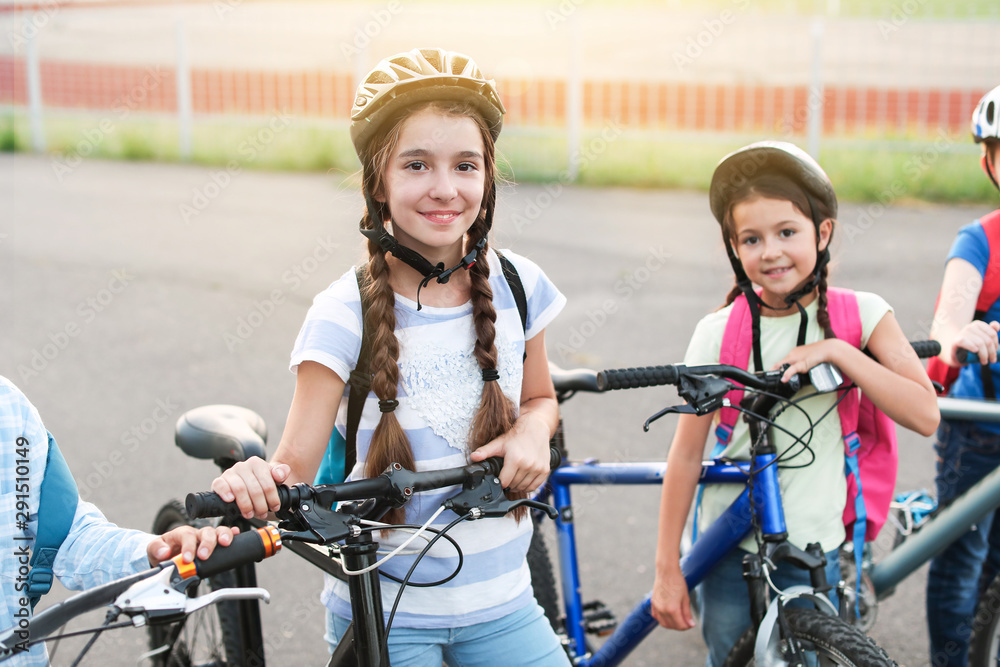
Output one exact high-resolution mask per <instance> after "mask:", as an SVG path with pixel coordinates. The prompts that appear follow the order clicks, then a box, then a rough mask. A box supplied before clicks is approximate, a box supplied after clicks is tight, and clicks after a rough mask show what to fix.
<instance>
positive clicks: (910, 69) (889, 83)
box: [0, 0, 1000, 175]
mask: <svg viewBox="0 0 1000 667" xmlns="http://www.w3.org/2000/svg"><path fill="white" fill-rule="evenodd" d="M470 5H471V6H470ZM925 5H926V1H925V2H921V1H920V0H906V1H905V2H901V3H899V4H898V5H892V6H889V7H883V8H882V11H881V12H880V13H877V14H868V15H857V14H856V13H854V14H851V15H844V14H842V13H841V12H839V11H836V7H835V5H834V3H828V4H827V7H826V11H825V12H824V13H822V14H816V15H807V14H798V13H795V12H794V11H791V12H789V11H782V12H780V13H774V12H772V11H761V10H760V9H759V8H757V7H756V6H755V3H754V2H752V1H751V0H733V1H732V2H730V3H725V2H720V3H717V4H716V5H714V8H713V9H708V10H705V9H701V10H692V9H691V8H690V5H688V6H687V8H686V9H685V8H684V7H683V6H680V5H679V3H673V4H668V5H666V6H664V5H659V4H658V5H655V6H654V5H649V6H645V5H634V4H632V5H629V4H626V5H625V6H624V7H612V6H610V5H599V6H588V5H587V4H586V3H584V2H583V1H582V0H561V1H559V2H552V3H537V4H516V3H515V4H513V5H500V4H494V3H488V4H485V3H475V4H473V3H445V4H441V5H430V4H427V3H418V2H406V1H404V0H390V1H389V2H384V3H378V4H371V3H360V2H326V3H321V2H252V1H250V0H215V1H205V2H193V1H189V2H175V3H168V4H163V3H136V2H134V1H133V2H128V1H117V2H116V1H110V0H109V1H107V2H100V1H96V2H95V1H92V2H84V1H81V2H65V3H59V2H42V3H37V4H30V3H17V4H14V3H9V2H8V3H6V4H3V3H0V34H2V35H3V36H4V37H5V39H2V40H0V110H6V112H7V113H8V114H24V115H27V116H28V117H29V118H30V128H31V143H32V146H33V147H34V149H35V150H44V149H45V147H46V122H45V120H46V118H49V117H52V116H53V115H56V114H67V113H91V112H96V113H97V114H98V115H103V117H104V118H108V117H109V114H110V117H111V118H116V119H119V118H120V119H121V120H125V119H126V117H128V116H131V117H132V118H141V117H147V116H149V115H154V114H155V115H158V116H159V117H161V118H167V119H172V120H173V121H175V122H176V126H177V128H178V137H179V138H178V142H179V149H178V150H179V154H180V155H181V156H182V157H187V156H190V155H191V152H192V149H193V146H192V141H193V139H192V127H193V126H194V125H196V124H197V123H199V122H203V121H211V120H215V121H223V122H228V121H235V120H237V119H238V118H240V117H254V118H258V119H272V120H273V119H274V118H275V117H276V116H280V117H281V118H284V119H286V121H287V122H292V123H295V124H298V125H301V124H316V123H322V122H324V121H329V120H333V121H339V122H343V121H344V119H346V117H347V115H348V113H349V110H350V105H351V101H352V97H353V90H354V87H355V85H356V82H357V80H358V78H359V77H360V76H361V75H362V74H363V73H364V72H365V71H367V69H368V68H369V67H370V66H371V65H372V64H373V63H374V62H375V61H376V60H377V59H378V58H379V57H382V56H384V55H388V54H391V53H394V52H398V51H403V50H407V49H410V48H413V47H414V46H418V45H424V46H437V45H441V46H445V47H447V48H451V49H455V50H459V51H463V52H466V53H469V54H470V55H472V56H473V57H474V58H476V60H477V61H478V62H479V63H480V65H481V67H482V68H483V70H484V71H486V72H487V73H488V74H490V75H492V76H494V77H495V78H496V79H497V81H498V85H499V87H500V89H501V94H502V96H503V98H504V101H505V103H506V105H507V107H508V110H509V114H508V119H507V121H506V127H508V128H512V129H514V130H515V131H518V130H524V131H528V130H533V129H535V128H545V129H546V131H548V132H550V133H551V132H554V133H558V134H559V135H561V136H564V137H565V138H566V141H567V145H568V147H569V150H568V155H569V156H574V155H576V156H578V155H579V150H578V149H579V147H580V145H581V142H582V138H581V137H582V133H583V132H585V131H586V130H587V128H600V127H602V126H604V125H606V124H607V123H609V122H613V123H614V124H615V125H616V127H619V128H622V129H623V130H624V131H636V132H645V133H651V135H656V136H670V135H677V134H678V133H683V134H684V135H685V136H688V137H690V136H694V137H696V139H698V140H703V139H709V138H712V137H717V136H725V135H732V134H740V135H750V136H775V135H780V136H785V137H789V138H794V139H796V140H798V141H801V142H802V143H804V144H806V145H807V147H808V148H809V149H810V150H811V151H812V152H816V151H818V149H819V145H820V142H821V141H822V140H824V139H827V138H848V139H856V140H862V141H865V142H871V141H885V140H896V139H905V140H908V141H911V142H912V141H918V142H919V141H933V140H934V138H935V137H936V136H937V135H938V134H939V133H941V132H947V133H949V134H952V135H954V134H956V133H958V132H964V131H966V129H967V124H968V119H969V116H970V114H971V111H972V106H973V105H974V103H975V101H976V100H978V98H979V97H980V96H981V95H982V94H983V93H984V92H985V91H986V90H988V89H990V88H992V87H993V86H995V85H997V84H1000V40H998V39H997V38H996V35H997V34H998V30H1000V9H998V7H997V6H995V5H992V6H991V5H987V6H986V7H985V8H984V7H977V8H976V9H975V11H974V12H973V13H968V14H962V13H961V10H960V9H959V10H955V9H954V7H955V5H950V6H951V7H952V8H953V9H952V11H951V13H950V14H949V15H947V16H932V17H927V16H925V15H924V13H925V12H924V11H923V10H924V9H925ZM793 9H794V7H793ZM97 122H98V126H97V127H96V129H95V130H94V131H100V126H99V123H100V122H101V121H97ZM567 160H568V164H567V166H568V169H569V171H570V174H571V175H572V174H573V173H574V169H575V168H576V166H577V165H576V164H575V163H574V158H572V157H568V158H567Z"/></svg>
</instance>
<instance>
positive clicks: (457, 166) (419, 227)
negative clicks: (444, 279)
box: [377, 109, 486, 264]
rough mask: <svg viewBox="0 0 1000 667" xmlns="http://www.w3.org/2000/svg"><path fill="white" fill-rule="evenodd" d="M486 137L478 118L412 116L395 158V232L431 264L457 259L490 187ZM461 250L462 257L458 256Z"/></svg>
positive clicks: (390, 186)
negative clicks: (487, 172)
mask: <svg viewBox="0 0 1000 667" xmlns="http://www.w3.org/2000/svg"><path fill="white" fill-rule="evenodd" d="M484 154H485V152H484V148H483V137H482V134H481V133H480V130H479V126H478V125H477V124H476V122H475V121H474V120H473V119H471V118H469V117H466V116H451V115H445V114H442V113H441V112H439V111H436V110H434V109H424V110H422V111H419V112H417V113H415V114H414V115H412V116H410V117H409V118H407V119H406V120H405V121H404V122H403V125H402V127H401V128H400V133H399V141H398V142H397V144H396V147H395V149H394V150H393V152H392V155H390V157H389V161H388V164H387V166H386V173H385V179H384V183H385V192H384V193H383V194H382V195H380V196H379V197H377V199H378V200H379V201H381V202H386V203H388V206H389V211H390V212H391V214H392V220H393V230H392V231H393V235H394V236H395V237H396V239H397V240H398V241H399V242H400V243H401V244H403V245H404V246H406V247H408V248H411V249H412V250H415V251H416V252H418V253H420V254H421V255H423V256H424V257H426V258H427V259H428V260H430V261H431V263H436V262H439V261H444V262H445V263H446V264H447V263H448V262H449V261H457V260H458V258H460V257H461V255H462V251H463V243H462V241H463V238H464V237H465V233H466V232H467V231H468V230H469V228H470V227H471V226H472V223H474V222H475V221H476V218H477V217H478V216H479V213H480V210H481V209H482V206H483V196H484V193H485V192H486V182H485V173H486V170H485V167H486V165H485V158H484ZM456 255H457V257H456Z"/></svg>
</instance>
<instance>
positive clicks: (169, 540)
mask: <svg viewBox="0 0 1000 667" xmlns="http://www.w3.org/2000/svg"><path fill="white" fill-rule="evenodd" d="M239 533H240V529H239V528H230V527H229V526H218V527H215V528H212V527H211V526H206V527H204V528H201V529H198V528H195V527H194V526H179V527H177V528H174V529H173V530H171V531H169V532H166V533H164V534H163V535H160V536H158V537H157V538H156V539H154V540H153V541H152V542H150V543H149V545H148V546H147V547H146V557H147V558H149V564H150V565H156V564H157V563H159V562H162V561H165V560H167V559H168V558H173V557H174V556H176V555H177V554H183V556H184V562H185V563H193V562H194V557H195V550H197V555H198V558H199V559H200V560H205V559H206V558H208V557H209V556H211V555H212V552H213V551H214V550H215V545H216V544H219V545H221V546H224V547H228V546H229V545H230V544H232V543H233V536H235V535H239Z"/></svg>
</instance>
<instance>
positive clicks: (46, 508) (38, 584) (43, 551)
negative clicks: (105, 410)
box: [27, 431, 80, 609]
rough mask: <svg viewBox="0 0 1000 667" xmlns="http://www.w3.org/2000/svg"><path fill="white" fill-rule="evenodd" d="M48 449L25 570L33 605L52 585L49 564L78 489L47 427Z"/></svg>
mask: <svg viewBox="0 0 1000 667" xmlns="http://www.w3.org/2000/svg"><path fill="white" fill-rule="evenodd" d="M46 435H48V437H49V449H48V453H47V454H46V456H45V475H44V477H43V478H42V487H41V490H40V497H39V501H38V532H37V535H36V536H35V548H34V550H33V551H32V554H31V561H30V562H29V566H30V567H31V571H30V572H29V573H28V588H27V593H28V599H29V600H30V601H31V608H32V609H34V608H35V605H36V604H38V600H39V599H40V598H41V597H42V596H43V595H45V594H46V593H48V592H49V589H51V588H52V579H53V573H52V566H53V564H54V563H55V561H56V554H57V553H59V547H61V546H62V543H63V541H64V540H65V539H66V536H67V535H69V530H70V528H71V527H72V526H73V519H74V518H75V517H76V506H77V504H78V503H79V501H80V493H79V491H78V490H77V488H76V481H75V480H74V479H73V475H72V473H70V471H69V466H68V465H66V459H64V458H63V455H62V452H60V451H59V446H58V445H57V444H56V439H55V438H53V437H52V434H51V433H48V431H46Z"/></svg>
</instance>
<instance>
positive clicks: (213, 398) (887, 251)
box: [0, 154, 985, 667]
mask: <svg viewBox="0 0 1000 667" xmlns="http://www.w3.org/2000/svg"><path fill="white" fill-rule="evenodd" d="M55 164H56V163H55V162H54V159H53V158H51V157H47V156H31V155H10V154H2V155H0V281H2V282H0V284H2V285H3V286H4V289H3V290H0V312H2V313H3V320H2V321H3V326H2V327H0V350H3V353H2V354H0V374H2V375H4V376H6V377H8V378H10V379H11V380H13V381H14V382H15V383H16V384H18V385H19V386H20V387H21V388H22V389H23V390H24V391H25V393H26V394H27V395H28V397H29V398H30V399H31V400H32V401H33V402H34V403H35V405H36V406H37V407H38V409H39V411H40V413H41V415H42V417H43V419H44V421H45V423H46V426H47V427H48V428H49V430H51V431H52V432H53V433H54V434H55V435H56V437H57V438H58V440H59V442H60V445H61V449H62V451H63V452H64V453H65V456H66V458H67V460H68V462H69V464H70V466H71V468H72V469H73V471H74V474H75V476H76V478H77V482H78V484H79V486H80V490H81V495H82V496H83V497H84V498H86V499H88V500H91V501H93V502H95V503H97V505H98V506H100V507H101V508H102V509H103V510H104V511H105V513H106V514H107V515H108V517H109V518H111V519H112V520H114V521H116V522H118V523H119V524H121V525H123V526H129V527H136V528H143V529H148V528H149V527H150V525H151V523H152V520H153V517H154V515H155V513H156V511H157V508H158V507H160V506H161V505H162V504H163V503H164V502H166V501H167V500H169V499H171V498H175V497H183V496H184V495H185V494H186V493H187V492H189V491H197V490H204V489H207V488H208V486H209V484H210V482H211V480H212V479H213V477H214V476H215V470H214V468H213V465H212V464H211V462H206V461H195V460H192V459H189V458H186V457H185V456H184V455H183V453H182V452H181V451H180V450H179V449H177V448H176V447H175V446H174V445H173V425H174V423H175V422H176V421H177V418H178V417H179V416H180V415H181V414H182V413H183V412H184V411H185V410H188V409H191V408H194V407H197V406H200V405H205V404H209V403H232V404H237V405H242V406H246V407H249V408H251V409H253V410H255V411H257V412H259V413H260V414H261V415H262V416H263V417H264V418H265V420H266V422H267V424H268V426H269V429H270V436H271V437H270V443H272V447H273V444H276V443H277V442H278V440H279V439H280V436H281V431H282V428H283V425H284V421H285V416H286V413H287V410H288V405H289V402H290V399H291V396H292V390H293V387H294V376H293V375H292V374H291V373H289V372H288V370H287V366H288V355H289V352H290V350H291V347H292V343H293V341H294V339H295V336H296V333H297V332H298V329H299V326H300V325H301V323H302V320H303V317H304V315H305V311H306V309H307V308H308V306H309V304H310V302H311V299H312V297H313V295H314V294H316V293H317V292H319V291H320V290H322V289H323V288H324V287H325V286H326V285H328V284H329V283H330V282H331V281H333V280H335V279H336V278H338V277H339V276H340V275H341V274H342V273H343V272H344V271H345V270H346V269H347V268H348V267H349V266H350V265H351V264H352V263H353V262H354V261H355V260H356V259H357V258H358V257H360V256H361V254H362V246H361V243H360V236H359V235H358V234H357V232H356V223H357V219H358V217H359V214H360V211H361V206H362V204H361V198H360V196H359V194H358V192H357V189H356V185H355V184H353V183H351V182H347V181H344V180H343V178H342V177H341V176H340V175H336V174H289V173H268V172H260V171H238V172H234V173H227V172H226V171H225V170H224V169H221V168H212V167H194V166H183V165H169V164H148V163H129V162H108V161H100V160H93V159H85V160H83V161H82V163H81V164H79V165H78V166H76V167H75V168H73V169H71V170H70V171H69V172H68V173H67V172H66V171H65V170H60V169H56V168H54V167H55ZM886 185H887V188H888V189H887V192H893V191H894V190H893V189H892V188H889V186H890V184H888V183H887V184H886ZM896 191H898V189H897V190H896ZM903 191H905V188H904V190H903ZM984 212H985V210H984V209H983V208H970V207H951V206H931V205H924V204H917V203H907V202H903V201H899V200H893V201H890V200H889V199H887V200H886V201H884V202H882V203H870V204H869V203H865V204H852V203H847V204H844V205H843V206H842V213H841V219H840V223H841V227H840V229H839V230H838V231H837V232H836V235H835V241H834V253H833V255H834V264H833V282H834V283H835V284H838V285H843V286H846V287H852V288H857V289H865V290H869V291H874V292H877V293H879V294H881V295H882V296H884V297H885V298H886V299H887V300H888V301H889V302H890V303H891V304H892V305H893V306H894V307H895V310H896V314H897V317H898V319H899V320H900V322H901V323H902V325H903V328H904V331H906V332H907V334H908V335H910V337H911V338H923V337H926V333H927V329H928V324H929V320H930V316H931V314H932V308H933V303H934V297H935V295H936V293H937V289H938V284H939V282H940V278H941V274H942V269H943V265H942V260H943V257H944V255H945V253H946V251H947V248H948V245H949V244H950V241H951V239H952V237H953V236H954V234H955V232H956V231H957V229H958V228H959V227H960V226H961V225H963V224H965V223H966V222H968V221H970V220H972V219H973V218H974V217H976V215H977V214H980V213H984ZM496 236H497V242H498V243H497V245H498V246H499V247H511V248H513V249H515V250H516V251H517V252H520V253H523V254H525V255H527V256H528V257H530V258H532V259H533V260H535V261H536V262H538V263H539V264H540V265H541V266H542V267H543V268H544V269H545V270H546V272H547V273H548V275H549V276H550V277H551V278H552V280H553V281H554V282H555V283H556V285H558V286H559V288H560V289H561V290H562V291H563V292H564V293H565V294H566V295H567V297H568V298H569V303H568V305H567V307H566V309H565V310H564V312H563V313H562V315H561V316H560V317H559V318H558V319H557V320H556V321H555V322H554V323H553V324H552V325H551V327H550V329H549V331H548V332H547V341H548V347H549V356H550V358H551V360H552V361H554V362H556V363H558V364H559V365H561V366H563V367H567V368H569V367H575V366H588V367H591V368H609V367H621V366H636V365H648V364H657V363H670V362H676V361H680V360H681V358H682V357H683V353H684V350H685V347H686V344H687V340H688V337H689V336H690V334H691V332H692V330H693V328H694V325H695V323H696V322H697V321H698V319H699V318H700V317H701V316H702V315H704V314H705V313H706V312H708V311H710V310H712V309H713V308H715V307H716V306H718V305H719V304H720V303H721V301H722V299H723V296H724V295H725V293H726V291H727V290H728V288H729V286H730V285H731V283H732V278H731V272H730V269H729V267H728V264H727V261H726V259H725V256H724V253H723V251H722V247H721V243H720V239H719V234H718V230H717V227H716V225H715V223H714V221H713V219H712V218H711V215H710V213H709V210H708V204H707V198H706V196H705V194H703V193H699V192H666V191H642V190H629V189H605V190H600V189H584V188H577V187H572V186H569V185H558V184H556V185H549V186H539V185H521V186H516V187H514V186H511V187H508V188H506V189H505V190H504V191H503V192H502V193H501V196H500V201H499V209H498V216H497V233H496ZM677 401H678V399H677V398H676V395H675V394H674V393H673V391H672V390H669V389H646V390H636V391H633V392H617V393H615V394H608V395H600V396H577V397H576V398H574V399H573V400H571V401H570V402H569V403H567V404H566V405H565V407H564V419H565V422H566V431H567V437H568V442H569V447H570V451H571V452H572V454H573V455H574V457H577V458H583V457H598V458H601V459H603V460H659V459H662V458H663V457H664V456H665V455H666V451H667V447H668V444H669V442H670V438H671V435H672V426H673V422H671V421H670V419H664V420H661V421H659V422H657V423H656V424H655V425H654V426H653V428H652V429H651V431H650V432H649V433H643V431H642V423H643V421H644V420H645V419H646V417H648V416H649V415H651V414H653V413H654V412H656V411H657V410H659V409H660V408H662V407H664V406H665V405H668V404H673V403H676V402H677ZM900 441H901V442H900V445H901V450H900V451H901V461H900V480H899V487H900V488H920V487H926V488H932V486H933V452H932V448H931V442H930V440H929V439H926V438H921V437H918V436H916V435H914V434H912V433H908V432H903V431H901V433H900ZM658 495H659V494H658V491H657V490H656V489H655V488H649V487H638V488H633V489H628V488H607V489H599V490H596V491H595V490H591V492H590V493H584V492H582V491H581V492H580V493H579V494H578V499H577V501H578V502H577V506H576V517H577V531H578V533H577V534H578V540H579V544H580V547H581V550H580V554H581V567H582V581H583V590H584V595H585V597H587V598H600V599H602V600H603V601H604V602H605V603H607V604H608V605H609V606H610V607H611V608H612V609H614V610H615V611H616V612H618V614H619V615H620V616H624V614H625V613H626V612H627V610H628V609H629V608H630V606H631V605H632V604H633V603H634V602H636V601H638V599H639V598H640V597H641V595H642V594H643V593H644V592H645V591H647V590H648V589H649V587H650V585H651V583H652V576H653V571H652V570H653V553H654V544H655V535H656V513H657V505H658V500H659V498H658ZM923 573H924V570H921V571H920V572H918V573H917V574H915V575H914V576H913V577H912V578H911V579H910V580H908V581H907V582H905V583H904V584H903V585H901V586H900V588H899V590H898V591H897V592H896V594H895V595H894V596H893V597H892V598H890V599H889V600H888V601H886V602H885V603H883V605H882V607H881V608H880V616H879V620H878V624H877V626H876V628H875V631H874V633H873V634H874V636H875V637H876V639H877V640H878V641H879V642H880V643H881V644H882V645H883V646H884V647H885V648H886V649H887V650H888V651H889V652H890V654H891V655H892V656H893V657H894V658H896V659H897V660H898V661H899V662H900V664H905V665H921V664H926V663H927V659H926V648H925V644H926V630H925V629H924V627H925V626H924V611H923V586H924V574H923ZM259 576H260V583H261V585H262V586H264V587H265V588H268V589H269V590H270V591H271V593H272V602H271V604H270V605H268V607H267V608H266V610H265V619H264V626H265V632H266V641H267V642H268V650H269V658H270V659H271V662H272V664H325V663H324V662H323V661H324V659H325V658H324V656H325V655H326V647H325V643H324V642H323V640H322V638H321V636H322V625H323V622H322V609H321V605H320V603H319V602H318V595H319V590H320V588H321V578H320V575H319V573H318V572H317V571H316V570H315V569H313V568H311V567H310V566H309V565H307V564H305V563H304V562H302V561H300V560H299V559H298V558H297V557H296V556H294V555H292V554H282V555H280V556H278V557H277V558H275V559H272V560H271V561H269V562H266V563H264V564H262V565H261V566H260V567H259ZM64 595H65V593H64V592H57V593H55V594H53V595H52V597H51V598H50V599H49V600H45V601H43V603H42V604H43V606H46V605H48V604H51V602H53V601H55V600H58V599H61V596H64ZM98 620H99V619H98ZM144 636H145V634H144V631H142V630H118V631H115V632H114V633H109V636H107V637H105V638H102V639H101V640H100V641H98V643H97V645H96V646H95V647H94V649H92V654H93V657H92V658H91V664H106V665H131V664H135V658H136V656H137V655H138V654H139V653H140V652H141V649H142V644H143V640H144ZM67 648H70V647H62V648H61V649H60V652H61V653H57V654H56V658H55V660H54V664H57V665H58V664H68V662H69V661H70V655H69V652H68V651H65V650H64V649H67ZM703 660H704V658H703V652H702V649H701V645H700V638H699V637H698V636H697V635H696V634H694V633H691V632H689V633H684V634H679V633H675V632H669V631H665V630H662V631H657V632H655V633H654V634H653V635H652V636H651V637H650V638H649V639H648V640H647V641H646V642H645V643H644V644H643V646H642V647H641V649H640V650H639V651H637V652H636V653H635V654H634V657H633V658H632V659H630V661H629V662H628V663H627V664H630V665H654V664H656V665H659V664H663V663H664V662H665V661H666V662H668V663H669V664H672V665H690V666H692V667H693V666H695V665H700V664H703Z"/></svg>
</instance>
